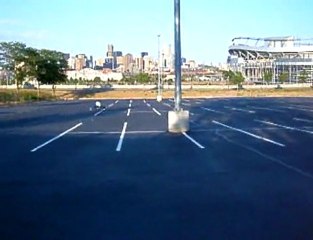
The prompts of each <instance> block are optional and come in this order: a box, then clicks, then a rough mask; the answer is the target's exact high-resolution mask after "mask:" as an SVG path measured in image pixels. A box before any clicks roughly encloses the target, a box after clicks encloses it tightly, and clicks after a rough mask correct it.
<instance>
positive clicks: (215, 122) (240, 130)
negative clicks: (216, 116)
mask: <svg viewBox="0 0 313 240" xmlns="http://www.w3.org/2000/svg"><path fill="white" fill-rule="evenodd" d="M212 122H213V123H214V124H217V125H220V126H223V127H225V128H228V129H231V130H234V131H237V132H241V133H243V134H246V135H248V136H250V137H254V138H257V139H261V140H263V141H265V142H269V143H272V144H275V145H277V146H280V147H285V144H282V143H279V142H276V141H273V140H271V139H268V138H265V137H262V136H259V135H256V134H253V133H250V132H246V131H244V130H242V129H239V128H234V127H231V126H228V125H226V124H223V123H220V122H218V121H215V120H213V121H212Z"/></svg>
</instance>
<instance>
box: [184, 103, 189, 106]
mask: <svg viewBox="0 0 313 240" xmlns="http://www.w3.org/2000/svg"><path fill="white" fill-rule="evenodd" d="M182 105H184V106H191V104H190V103H182Z"/></svg>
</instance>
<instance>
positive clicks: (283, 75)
mask: <svg viewBox="0 0 313 240" xmlns="http://www.w3.org/2000/svg"><path fill="white" fill-rule="evenodd" d="M288 78H289V74H288V73H287V72H281V73H280V74H279V76H278V84H277V88H281V86H280V84H283V83H284V82H286V81H287V80H288Z"/></svg>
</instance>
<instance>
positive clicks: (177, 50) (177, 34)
mask: <svg viewBox="0 0 313 240" xmlns="http://www.w3.org/2000/svg"><path fill="white" fill-rule="evenodd" d="M174 2H175V6H174V18H175V26H174V28H175V33H174V34H175V110H176V111H180V108H181V38H180V0H174Z"/></svg>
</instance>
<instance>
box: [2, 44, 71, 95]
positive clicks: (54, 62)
mask: <svg viewBox="0 0 313 240" xmlns="http://www.w3.org/2000/svg"><path fill="white" fill-rule="evenodd" d="M0 52H1V53H2V54H3V56H4V59H5V61H4V62H3V63H2V64H1V67H2V68H3V69H6V70H7V71H10V72H12V73H13V75H14V79H15V82H16V86H17V89H19V87H20V85H21V84H22V83H23V82H24V81H25V80H30V81H31V80H36V81H38V85H40V84H52V85H55V84H57V83H62V82H65V81H66V79H67V77H66V74H65V70H66V69H67V61H66V60H65V59H64V54H63V53H61V52H57V51H52V50H47V49H35V48H31V47H27V46H26V45H25V44H23V43H20V42H0Z"/></svg>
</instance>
